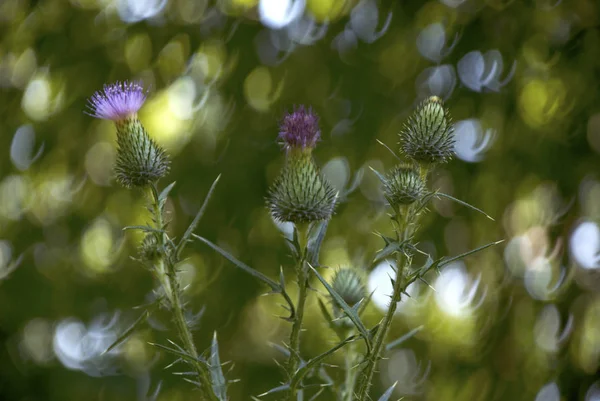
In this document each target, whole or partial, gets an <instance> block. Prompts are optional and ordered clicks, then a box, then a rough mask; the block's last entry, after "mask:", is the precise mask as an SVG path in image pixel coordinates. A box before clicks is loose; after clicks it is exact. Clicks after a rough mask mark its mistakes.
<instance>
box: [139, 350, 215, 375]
mask: <svg viewBox="0 0 600 401" xmlns="http://www.w3.org/2000/svg"><path fill="white" fill-rule="evenodd" d="M148 344H149V345H152V346H153V347H156V348H159V349H162V350H163V351H166V352H168V353H170V354H172V355H175V356H177V357H178V358H181V359H183V360H184V361H186V362H188V363H190V364H192V365H194V366H197V367H202V368H203V369H204V370H210V366H208V364H207V363H206V361H204V360H203V359H200V358H194V357H193V356H192V355H190V354H188V353H187V352H185V351H179V350H176V349H174V348H171V347H167V346H166V345H162V344H157V343H148Z"/></svg>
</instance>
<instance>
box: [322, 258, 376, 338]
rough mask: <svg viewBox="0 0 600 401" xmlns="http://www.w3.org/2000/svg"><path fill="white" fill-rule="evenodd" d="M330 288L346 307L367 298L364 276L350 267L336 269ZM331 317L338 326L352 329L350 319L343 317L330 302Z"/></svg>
mask: <svg viewBox="0 0 600 401" xmlns="http://www.w3.org/2000/svg"><path fill="white" fill-rule="evenodd" d="M331 288H333V289H334V291H335V292H337V293H338V294H339V295H340V296H341V297H342V299H343V300H344V302H346V303H347V304H348V306H350V307H353V306H354V305H356V304H357V303H359V302H360V301H361V300H362V299H364V298H365V297H366V296H367V288H366V286H365V277H364V274H361V272H360V271H359V270H357V269H354V268H352V267H343V268H340V269H338V270H337V271H336V272H335V275H334V276H333V279H332V280H331ZM332 305H333V308H332V311H333V317H334V318H336V319H337V320H336V321H335V323H336V324H338V325H339V326H345V327H353V324H352V322H351V321H350V319H348V318H347V317H345V316H344V311H343V310H342V309H341V308H340V307H338V306H337V304H336V302H335V301H334V300H332Z"/></svg>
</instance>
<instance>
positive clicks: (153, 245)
mask: <svg viewBox="0 0 600 401" xmlns="http://www.w3.org/2000/svg"><path fill="white" fill-rule="evenodd" d="M138 255H139V258H140V259H141V260H142V261H143V262H153V261H156V260H157V259H158V258H160V250H159V245H158V241H157V240H156V236H155V235H154V234H146V236H145V237H144V239H143V240H142V243H141V244H140V246H139V248H138Z"/></svg>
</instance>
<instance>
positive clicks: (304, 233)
mask: <svg viewBox="0 0 600 401" xmlns="http://www.w3.org/2000/svg"><path fill="white" fill-rule="evenodd" d="M296 230H297V232H298V237H299V238H298V241H299V244H300V248H301V253H302V255H301V256H300V258H299V260H298V261H297V263H296V275H297V277H298V302H297V304H296V316H295V318H294V322H293V324H292V332H291V333H290V358H289V360H288V374H289V375H290V377H292V376H293V375H294V373H296V370H297V369H298V366H299V365H300V332H301V331H302V320H303V319H304V305H305V304H306V298H307V295H308V265H307V261H306V246H307V242H308V231H309V226H308V225H307V224H298V225H296ZM296 393H297V389H296V388H291V389H290V391H289V398H288V399H289V400H290V401H296Z"/></svg>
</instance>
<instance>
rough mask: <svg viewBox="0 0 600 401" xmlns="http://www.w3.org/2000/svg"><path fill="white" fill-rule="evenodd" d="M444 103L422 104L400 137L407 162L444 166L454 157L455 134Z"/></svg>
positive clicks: (429, 101) (430, 101)
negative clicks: (441, 164)
mask: <svg viewBox="0 0 600 401" xmlns="http://www.w3.org/2000/svg"><path fill="white" fill-rule="evenodd" d="M453 130H454V129H453V126H452V123H451V120H450V115H449V113H448V111H447V110H446V109H444V105H443V102H442V99H440V98H439V97H437V96H431V97H430V98H428V99H426V100H425V101H423V102H422V103H421V104H420V105H419V106H418V107H417V109H416V110H415V112H414V113H413V115H412V116H411V117H410V118H409V120H408V123H407V124H406V125H405V126H404V128H403V130H402V132H401V133H400V138H401V141H400V147H401V150H402V153H404V155H406V156H407V157H408V158H410V159H412V160H414V161H416V162H419V163H423V164H435V163H445V162H447V161H448V160H450V159H451V158H452V156H453V155H454V133H453Z"/></svg>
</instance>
